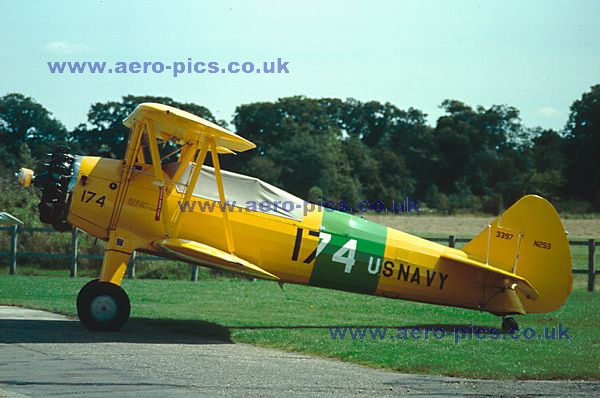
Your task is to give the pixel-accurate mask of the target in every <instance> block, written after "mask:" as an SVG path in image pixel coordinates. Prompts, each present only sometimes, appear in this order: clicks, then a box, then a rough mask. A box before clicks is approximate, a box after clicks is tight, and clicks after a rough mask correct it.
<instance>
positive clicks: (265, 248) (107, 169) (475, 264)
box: [68, 105, 571, 314]
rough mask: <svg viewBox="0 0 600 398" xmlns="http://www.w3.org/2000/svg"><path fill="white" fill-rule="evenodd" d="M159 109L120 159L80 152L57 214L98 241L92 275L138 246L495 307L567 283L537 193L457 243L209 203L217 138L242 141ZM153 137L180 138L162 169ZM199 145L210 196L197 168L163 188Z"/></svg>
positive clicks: (133, 122) (549, 213)
mask: <svg viewBox="0 0 600 398" xmlns="http://www.w3.org/2000/svg"><path fill="white" fill-rule="evenodd" d="M167 110H169V108H164V107H162V106H160V107H159V106H155V105H148V106H147V107H142V108H139V107H138V109H137V110H136V112H134V113H133V114H132V116H131V117H130V118H128V120H127V123H128V124H129V125H130V126H131V127H132V133H131V136H130V138H129V147H128V150H127V153H126V156H125V159H124V160H112V159H101V158H97V157H82V158H81V165H80V168H79V174H78V176H77V181H76V184H75V188H74V191H73V196H72V202H71V205H70V210H69V215H68V221H69V222H70V223H71V224H73V225H75V226H77V227H79V228H81V229H83V230H85V231H87V232H88V233H90V234H92V235H94V236H96V237H98V238H101V239H106V240H108V247H107V252H106V254H105V258H104V262H103V266H102V270H101V275H100V279H101V280H102V281H109V282H112V283H115V284H120V283H121V280H122V277H123V275H124V272H125V269H126V265H127V262H128V260H129V256H130V255H131V253H132V252H133V251H134V250H142V251H145V252H149V253H154V254H156V255H163V256H169V257H174V258H179V259H182V260H184V261H188V262H191V263H200V264H203V265H207V266H216V267H221V268H227V269H230V270H232V271H238V272H243V273H246V274H250V275H253V276H256V277H261V278H265V279H272V280H278V281H280V282H288V283H297V284H308V285H312V286H319V287H326V288H333V289H339V290H346V291H351V292H357V293H363V294H376V295H380V296H384V297H390V298H400V299H406V300H414V301H420V302H426V303H433V304H441V305H451V306H457V307H464V308H472V309H480V310H484V311H489V312H492V313H495V314H515V313H516V314H522V313H530V312H548V311H552V310H554V309H556V308H558V307H560V305H562V303H563V302H564V300H565V299H566V297H567V295H568V293H569V292H570V286H571V263H570V261H571V260H570V253H569V248H568V241H567V239H566V233H565V231H564V228H563V226H562V223H561V221H560V218H559V217H558V215H557V214H556V211H555V210H554V208H553V207H552V206H551V205H550V204H549V203H548V202H547V201H545V200H544V199H542V198H539V197H536V196H527V197H525V198H523V199H521V201H519V202H518V203H517V204H515V205H514V206H513V207H511V208H510V209H509V210H507V211H506V212H505V213H504V214H503V215H502V216H500V217H498V218H497V219H496V220H494V221H493V222H492V223H491V224H490V226H489V227H487V228H484V231H483V232H482V233H481V234H480V235H479V236H478V237H477V238H475V239H474V240H473V241H472V242H470V243H469V244H467V245H466V246H465V248H464V250H458V249H453V248H448V247H446V246H443V245H440V244H437V243H433V242H430V241H427V240H424V239H421V238H418V237H415V236H412V235H409V234H407V233H404V232H401V231H397V230H394V229H392V228H386V227H384V226H381V225H378V224H376V223H373V222H370V221H367V220H364V219H362V218H359V217H354V216H351V215H348V214H344V213H339V212H333V211H331V210H328V209H324V208H322V207H319V206H310V207H309V208H304V209H303V213H304V215H303V217H302V218H301V219H291V218H286V217H282V216H278V215H276V214H268V213H265V212H260V211H251V210H248V209H245V208H243V207H241V206H237V207H230V208H225V207H220V206H223V204H224V201H225V199H226V195H227V192H226V190H225V188H224V187H223V185H222V183H220V167H219V163H218V157H217V152H218V146H222V147H223V148H230V149H239V148H241V149H242V150H245V149H249V148H250V147H251V145H253V144H251V143H250V144H248V142H247V141H246V140H244V139H242V138H241V137H239V136H236V135H233V136H232V135H228V134H231V133H229V132H227V134H226V133H224V132H223V131H221V130H219V129H215V128H214V126H211V125H206V124H205V123H204V122H202V121H197V120H195V119H191V118H189V117H188V116H186V115H182V114H180V113H179V112H175V113H173V112H172V111H170V110H169V111H170V113H167V112H166V111H167ZM192 122H193V123H192ZM148 123H154V124H152V125H148ZM190 123H192V124H191V125H193V126H196V127H193V128H192V127H190V126H191V125H190ZM194 123H195V124H194ZM199 123H200V124H201V126H202V127H198V124H199ZM190 131H191V132H190ZM142 136H145V137H146V140H147V141H149V142H147V144H148V145H149V147H147V149H148V153H149V156H145V155H144V154H143V153H144V150H143V141H144V140H142V138H141V137H142ZM160 138H167V139H169V140H171V139H175V140H176V141H179V143H181V144H182V145H183V148H181V153H180V158H179V159H180V165H179V169H178V170H177V171H176V172H175V173H174V175H173V178H171V177H169V174H168V173H166V172H165V171H163V168H162V166H161V164H160V155H159V153H158V147H157V145H156V141H157V139H160ZM209 151H210V152H211V156H212V160H213V164H214V165H215V176H216V178H217V182H219V184H218V192H219V197H220V201H218V202H215V201H211V200H208V199H205V198H201V197H197V196H194V195H193V193H192V191H193V187H194V186H195V185H196V182H197V179H198V174H199V172H200V167H195V168H194V171H193V172H192V174H191V176H190V179H189V180H188V189H187V190H186V191H185V192H180V191H178V190H177V189H175V184H176V183H177V182H178V181H179V178H180V177H181V175H182V169H183V168H184V167H185V166H187V164H188V163H189V162H190V161H191V160H195V161H196V163H197V164H200V165H201V164H202V163H203V162H204V160H205V158H206V156H207V154H208V152H209ZM147 161H150V162H151V164H147V163H146V162H147ZM190 187H191V188H190ZM191 202H194V203H195V207H194V209H195V210H192V211H189V210H190V209H189V208H188V209H187V210H188V211H186V208H185V206H183V204H185V203H191ZM211 209H212V210H211Z"/></svg>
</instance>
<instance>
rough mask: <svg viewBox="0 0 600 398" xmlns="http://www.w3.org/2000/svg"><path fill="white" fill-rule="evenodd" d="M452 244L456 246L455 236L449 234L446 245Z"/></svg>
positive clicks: (451, 245)
mask: <svg viewBox="0 0 600 398" xmlns="http://www.w3.org/2000/svg"><path fill="white" fill-rule="evenodd" d="M454 246H456V236H454V235H450V236H449V237H448V247H454Z"/></svg>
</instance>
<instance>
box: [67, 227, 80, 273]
mask: <svg viewBox="0 0 600 398" xmlns="http://www.w3.org/2000/svg"><path fill="white" fill-rule="evenodd" d="M78 232H79V230H78V229H77V228H73V229H72V230H71V270H70V272H69V275H70V276H71V278H75V277H76V276H77V260H78V259H79V235H78Z"/></svg>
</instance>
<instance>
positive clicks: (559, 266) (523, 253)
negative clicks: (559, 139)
mask: <svg viewBox="0 0 600 398" xmlns="http://www.w3.org/2000/svg"><path fill="white" fill-rule="evenodd" d="M462 250H463V251H464V252H465V253H467V254H468V255H469V257H473V258H475V259H476V260H478V261H481V262H483V263H486V264H489V265H491V266H493V267H496V268H500V269H502V270H505V271H508V272H512V273H514V274H517V275H519V276H520V277H522V278H525V279H526V280H528V281H529V282H530V283H531V285H532V286H533V287H535V289H536V290H537V291H538V292H539V297H538V298H537V300H535V301H532V300H530V299H527V298H526V297H524V296H523V293H521V292H518V294H519V297H520V299H521V302H522V303H523V306H524V308H525V310H526V311H527V313H545V312H551V311H554V310H556V309H558V308H560V307H561V306H562V305H563V303H564V302H565V300H566V299H567V296H568V295H569V293H570V292H571V286H572V265H571V252H570V248H569V240H568V238H567V233H566V231H565V229H564V226H563V224H562V221H561V219H560V217H559V215H558V213H557V212H556V210H555V209H554V207H553V206H552V205H551V204H550V202H548V201H547V200H546V199H544V198H542V197H540V196H537V195H527V196H524V197H523V198H521V199H519V201H517V202H516V203H515V204H514V205H513V206H511V207H510V208H509V209H508V210H506V211H505V212H504V213H503V214H501V215H500V216H498V217H497V218H496V219H495V220H494V221H492V223H491V224H490V225H489V227H488V228H485V229H484V230H483V231H482V232H481V233H480V234H479V235H477V236H476V237H475V238H474V239H473V240H471V241H470V242H469V243H467V244H466V245H465V247H464V248H463V249H462Z"/></svg>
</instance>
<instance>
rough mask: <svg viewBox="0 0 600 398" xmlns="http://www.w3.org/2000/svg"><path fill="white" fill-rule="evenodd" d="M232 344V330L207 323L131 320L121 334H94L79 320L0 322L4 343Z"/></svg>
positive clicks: (0, 340) (4, 320)
mask: <svg viewBox="0 0 600 398" xmlns="http://www.w3.org/2000/svg"><path fill="white" fill-rule="evenodd" d="M108 342H111V343H133V344H136V343H141V344H230V343H232V341H231V339H230V335H229V329H228V328H226V327H224V326H221V325H218V324H216V323H211V322H207V321H196V320H171V319H169V320H156V319H145V318H131V319H130V320H129V321H128V322H127V324H126V325H125V326H124V327H123V329H121V330H120V331H118V332H112V333H107V332H92V331H89V330H87V329H85V328H84V327H83V326H82V325H81V324H80V323H79V322H78V321H71V320H29V319H27V320H25V319H0V344H2V343H108Z"/></svg>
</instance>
